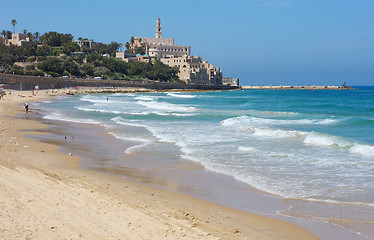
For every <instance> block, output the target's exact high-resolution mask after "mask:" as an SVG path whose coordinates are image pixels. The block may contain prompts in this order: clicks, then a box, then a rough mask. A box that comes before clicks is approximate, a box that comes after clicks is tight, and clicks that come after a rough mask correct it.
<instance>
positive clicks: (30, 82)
mask: <svg viewBox="0 0 374 240" xmlns="http://www.w3.org/2000/svg"><path fill="white" fill-rule="evenodd" d="M0 84H1V85H3V87H4V88H9V89H14V90H34V89H35V86H38V88H39V89H54V88H56V89H57V88H65V87H77V86H82V87H108V88H117V87H135V88H146V89H152V90H168V89H182V90H235V89H240V87H234V86H210V85H192V84H184V83H165V82H155V81H140V80H139V81H137V80H94V79H75V78H48V77H36V76H23V75H12V74H0Z"/></svg>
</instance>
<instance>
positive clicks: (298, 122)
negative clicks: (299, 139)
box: [221, 116, 338, 126]
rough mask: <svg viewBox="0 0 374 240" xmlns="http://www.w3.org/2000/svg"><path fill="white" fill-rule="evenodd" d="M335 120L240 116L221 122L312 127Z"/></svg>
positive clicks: (228, 123)
mask: <svg viewBox="0 0 374 240" xmlns="http://www.w3.org/2000/svg"><path fill="white" fill-rule="evenodd" d="M337 121H338V120H336V119H289V120H279V119H271V118H259V117H251V116H240V117H234V118H228V119H225V120H223V121H222V122H221V124H222V125H225V126H235V125H236V126H264V125H266V126H268V125H312V124H322V125H323V124H333V123H336V122H337Z"/></svg>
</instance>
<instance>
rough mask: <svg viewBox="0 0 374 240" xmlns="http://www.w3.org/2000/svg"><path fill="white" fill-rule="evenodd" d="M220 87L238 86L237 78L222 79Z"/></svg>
mask: <svg viewBox="0 0 374 240" xmlns="http://www.w3.org/2000/svg"><path fill="white" fill-rule="evenodd" d="M222 85H225V86H239V78H231V77H230V78H222Z"/></svg>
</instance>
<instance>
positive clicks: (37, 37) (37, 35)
mask: <svg viewBox="0 0 374 240" xmlns="http://www.w3.org/2000/svg"><path fill="white" fill-rule="evenodd" d="M39 35H40V34H39V32H36V33H34V37H35V40H36V41H39Z"/></svg>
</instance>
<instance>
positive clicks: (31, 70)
mask: <svg viewBox="0 0 374 240" xmlns="http://www.w3.org/2000/svg"><path fill="white" fill-rule="evenodd" d="M25 31H26V30H25ZM3 34H5V37H6V38H9V37H11V34H9V32H7V31H3ZM26 36H28V37H29V40H30V41H31V43H30V44H28V45H24V46H15V45H10V46H6V45H5V44H0V68H1V67H2V68H3V72H4V73H8V74H21V75H33V76H44V75H51V76H54V77H60V76H69V77H78V78H93V77H103V78H104V79H118V80H146V79H150V80H158V81H171V82H176V81H179V78H178V76H177V71H178V69H176V68H171V67H169V66H168V65H165V64H163V63H161V62H160V61H156V62H155V63H151V62H150V63H142V62H137V61H134V62H125V61H122V60H120V59H116V58H115V53H116V51H117V49H119V48H120V47H122V44H119V43H116V42H112V43H110V44H104V43H97V50H96V51H91V50H90V49H84V50H82V51H81V49H80V47H79V46H78V43H77V42H73V41H72V40H73V35H71V34H63V33H57V32H48V33H45V34H43V35H42V36H40V38H39V34H36V33H35V34H31V33H27V34H26ZM80 40H83V39H81V38H80Z"/></svg>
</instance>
